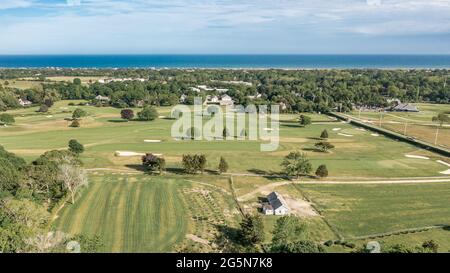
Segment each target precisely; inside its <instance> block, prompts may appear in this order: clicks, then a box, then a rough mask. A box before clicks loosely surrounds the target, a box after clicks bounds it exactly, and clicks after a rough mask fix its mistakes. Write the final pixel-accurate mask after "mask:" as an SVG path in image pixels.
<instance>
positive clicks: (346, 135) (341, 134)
mask: <svg viewBox="0 0 450 273" xmlns="http://www.w3.org/2000/svg"><path fill="white" fill-rule="evenodd" d="M338 135H340V136H345V137H352V136H353V135H348V134H343V133H338Z"/></svg>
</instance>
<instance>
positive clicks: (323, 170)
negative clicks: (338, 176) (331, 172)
mask: <svg viewBox="0 0 450 273" xmlns="http://www.w3.org/2000/svg"><path fill="white" fill-rule="evenodd" d="M316 176H317V177H327V176H328V169H327V166H326V165H320V166H319V167H318V168H317V170H316Z"/></svg>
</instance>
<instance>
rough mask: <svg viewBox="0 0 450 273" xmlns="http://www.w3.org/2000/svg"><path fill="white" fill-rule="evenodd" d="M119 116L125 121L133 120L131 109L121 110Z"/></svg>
mask: <svg viewBox="0 0 450 273" xmlns="http://www.w3.org/2000/svg"><path fill="white" fill-rule="evenodd" d="M120 116H121V117H122V118H123V119H125V120H132V119H133V118H134V112H133V110H131V109H123V110H122V111H120Z"/></svg>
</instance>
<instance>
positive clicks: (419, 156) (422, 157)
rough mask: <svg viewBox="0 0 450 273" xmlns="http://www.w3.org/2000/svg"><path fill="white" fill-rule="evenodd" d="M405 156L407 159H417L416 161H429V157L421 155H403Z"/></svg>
mask: <svg viewBox="0 0 450 273" xmlns="http://www.w3.org/2000/svg"><path fill="white" fill-rule="evenodd" d="M405 156H406V157H409V158H417V159H430V158H429V157H426V156H421V155H405Z"/></svg>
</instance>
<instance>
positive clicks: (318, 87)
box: [0, 69, 450, 112]
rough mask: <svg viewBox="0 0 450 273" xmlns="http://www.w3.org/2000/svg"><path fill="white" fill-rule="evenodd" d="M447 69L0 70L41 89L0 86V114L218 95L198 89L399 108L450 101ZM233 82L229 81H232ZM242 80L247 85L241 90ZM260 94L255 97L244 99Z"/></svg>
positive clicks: (290, 104) (240, 96)
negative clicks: (391, 102)
mask: <svg viewBox="0 0 450 273" xmlns="http://www.w3.org/2000/svg"><path fill="white" fill-rule="evenodd" d="M52 76H74V77H83V76H89V77H110V78H139V79H146V80H148V81H137V80H130V81H125V82H110V83H106V84H102V83H98V82H91V83H89V84H81V81H79V80H75V81H73V82H52V81H49V80H46V78H47V77H52ZM449 76H450V71H448V70H202V69H201V70H186V69H184V70H183V69H166V70H152V69H111V70H108V69H104V70H98V69H35V70H33V69H3V70H0V79H2V80H4V81H6V82H7V83H9V82H13V81H18V80H20V79H21V78H25V77H27V78H29V77H32V78H34V79H36V81H39V82H42V84H41V85H40V86H39V87H35V88H33V89H28V90H19V89H15V88H11V87H8V85H7V84H6V83H5V86H3V87H0V110H6V109H8V108H15V107H18V103H17V99H16V98H17V97H21V98H23V99H27V100H29V101H31V102H33V103H35V104H42V103H43V102H44V100H45V99H49V98H50V99H52V100H53V101H55V100H60V99H86V100H92V99H93V98H94V97H95V96H97V95H102V96H108V97H110V98H111V105H112V106H114V107H120V108H124V107H129V106H136V104H137V103H138V102H139V101H144V102H145V103H146V104H150V105H157V106H159V105H164V106H170V105H174V104H177V103H178V102H179V98H180V96H181V95H182V94H185V95H187V100H186V103H187V104H191V103H193V97H194V96H202V97H206V95H208V94H213V93H215V91H202V92H200V93H197V92H195V91H193V90H192V89H191V87H195V86H197V85H207V86H209V87H216V88H226V89H229V91H228V92H227V94H228V95H230V96H231V97H232V98H233V99H234V100H235V102H236V103H238V104H242V105H247V104H249V103H254V104H257V105H258V104H269V103H272V104H273V103H283V104H284V105H285V106H286V109H285V110H284V111H286V112H313V111H316V112H327V111H330V110H332V109H336V108H339V110H342V111H348V110H351V108H352V107H354V106H355V105H356V106H373V107H382V106H387V105H388V101H387V100H388V99H389V98H396V99H400V100H401V101H403V102H418V101H426V102H435V103H450V86H449V83H448V81H450V79H449ZM230 81H234V82H233V83H231V82H230ZM237 82H247V83H251V84H252V85H251V86H249V85H246V84H239V83H237ZM257 94H260V95H261V96H260V98H257V99H251V98H249V97H248V96H255V95H257Z"/></svg>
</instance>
